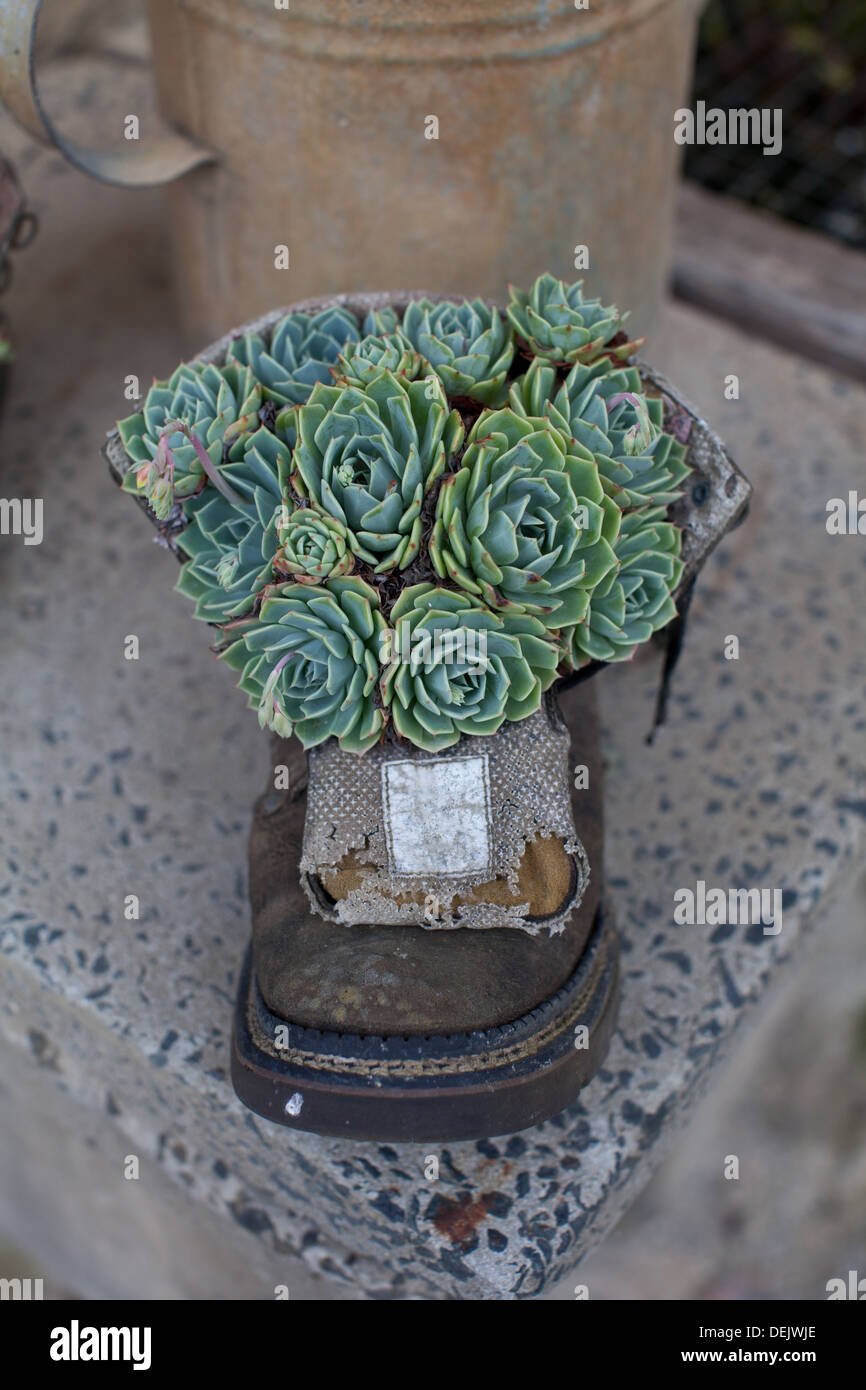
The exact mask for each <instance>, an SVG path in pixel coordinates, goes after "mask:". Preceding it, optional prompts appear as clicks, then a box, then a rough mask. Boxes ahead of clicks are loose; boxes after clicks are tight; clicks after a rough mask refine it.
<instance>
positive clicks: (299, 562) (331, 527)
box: [274, 507, 355, 584]
mask: <svg viewBox="0 0 866 1390" xmlns="http://www.w3.org/2000/svg"><path fill="white" fill-rule="evenodd" d="M286 510H287V511H288V509H286ZM277 535H278V539H279V543H280V548H279V550H278V551H277V554H276V556H275V559H274V568H275V569H277V570H279V571H280V573H281V574H290V575H291V576H292V578H293V579H294V581H295V583H296V584H321V583H322V581H323V580H325V579H340V578H341V577H342V576H343V575H344V574H349V573H350V572H351V570H352V569H353V568H354V565H355V557H354V556H353V554H352V552H351V550H350V549H349V544H348V541H347V540H346V528H345V526H344V525H343V524H342V522H340V521H335V519H334V518H333V517H332V516H325V515H322V513H320V512H317V511H315V510H314V508H313V507H298V508H296V510H295V511H293V512H291V513H289V514H288V515H287V516H286V517H285V518H284V519H283V520H282V521H281V523H280V525H279V527H278V531H277Z"/></svg>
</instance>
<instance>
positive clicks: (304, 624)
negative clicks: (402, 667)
mask: <svg viewBox="0 0 866 1390" xmlns="http://www.w3.org/2000/svg"><path fill="white" fill-rule="evenodd" d="M384 628H385V621H384V618H383V617H382V613H381V611H380V608H379V597H378V595H377V594H376V592H375V590H373V589H371V588H370V586H369V585H368V584H365V583H364V582H363V580H361V579H359V578H357V577H356V576H355V575H349V576H348V577H347V578H343V579H329V580H328V584H327V588H325V587H318V586H317V587H312V586H309V585H305V584H279V585H276V586H275V587H274V588H273V589H271V590H269V591H268V593H267V595H266V596H265V598H264V600H263V602H262V606H261V610H260V612H259V614H258V616H257V617H255V618H252V619H249V620H240V621H239V622H237V623H235V624H232V626H231V627H228V628H226V629H224V631H225V636H226V638H227V639H228V643H229V645H227V646H226V647H225V648H224V650H223V651H222V653H221V655H222V657H223V659H224V660H225V661H226V662H227V663H228V665H229V666H231V667H233V668H234V669H235V670H239V671H240V672H241V678H240V681H239V682H238V684H239V686H240V689H241V690H243V691H245V692H246V694H247V695H248V696H249V702H250V706H251V708H254V709H256V710H257V711H258V716H259V723H260V724H261V725H262V727H264V728H269V729H273V730H274V732H275V733H278V734H280V735H281V737H283V738H288V737H289V736H290V735H291V734H295V735H296V736H297V737H298V738H299V739H300V741H301V743H302V744H303V745H304V747H305V748H313V747H315V746H316V745H317V744H319V743H323V742H324V741H325V739H327V738H336V739H338V740H339V743H340V747H341V748H345V749H347V750H348V751H349V752H354V753H364V752H366V750H367V749H368V748H372V746H373V744H374V743H376V742H378V740H379V738H380V737H381V734H382V731H383V729H384V727H385V723H386V716H385V714H384V713H383V711H382V708H381V706H380V704H379V700H378V692H379V672H380V664H379V650H380V645H381V636H382V633H383V631H384Z"/></svg>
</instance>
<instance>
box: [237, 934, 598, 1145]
mask: <svg viewBox="0 0 866 1390" xmlns="http://www.w3.org/2000/svg"><path fill="white" fill-rule="evenodd" d="M618 1000H619V949H618V943H617V936H616V931H615V928H614V926H613V922H612V920H611V916H610V912H609V910H605V911H602V908H601V907H600V908H599V910H598V913H597V915H596V920H595V923H594V925H593V930H592V933H591V935H590V938H589V941H588V942H587V946H586V949H585V951H584V952H583V955H582V956H581V958H580V960H579V962H578V964H577V966H576V967H575V970H574V973H573V974H572V975H571V977H570V978H569V979H568V980H567V981H566V983H565V984H564V985H563V986H562V987H561V988H560V989H559V990H557V991H556V993H555V994H553V995H551V996H550V998H548V999H546V1000H545V1001H544V1002H543V1003H542V1004H539V1005H538V1007H537V1008H535V1009H533V1010H532V1011H531V1012H530V1013H528V1014H524V1015H523V1016H522V1017H521V1018H518V1019H516V1020H515V1021H514V1022H513V1023H506V1024H503V1025H501V1026H499V1027H496V1028H488V1029H485V1030H483V1031H480V1032H473V1033H454V1034H451V1035H449V1036H441V1037H439V1036H437V1037H385V1038H383V1037H362V1036H359V1035H357V1034H349V1033H331V1032H320V1031H319V1030H318V1029H315V1028H302V1027H300V1026H299V1025H297V1024H294V1023H287V1021H286V1020H285V1019H282V1018H279V1017H278V1016H277V1015H276V1014H273V1013H271V1012H270V1010H269V1009H268V1008H267V1007H266V1005H265V1003H264V1001H263V999H262V997H261V994H260V992H259V988H258V985H257V984H256V981H255V977H254V974H253V969H252V949H250V950H249V951H248V952H247V956H246V959H245V961H244V967H243V974H242V977H241V981H240V986H239V990H238V1001H237V1008H236V1011H235V1026H234V1033H233V1037H232V1061H231V1070H232V1081H233V1083H234V1088H235V1091H236V1092H237V1095H238V1097H239V1098H240V1099H241V1100H242V1101H243V1102H244V1104H245V1105H247V1106H249V1108H250V1109H251V1110H254V1111H255V1113H256V1114H257V1115H261V1116H263V1117H264V1118H265V1119H268V1120H272V1121H273V1122H274V1123H275V1124H280V1125H286V1126H288V1127H289V1128H292V1129H301V1130H309V1131H312V1132H313V1133H314V1134H322V1135H329V1136H338V1137H340V1136H341V1137H344V1138H350V1139H369V1140H378V1141H392V1142H401V1141H402V1142H407V1143H412V1142H426V1141H428V1140H430V1141H434V1140H438V1141H454V1140H458V1139H482V1138H486V1137H490V1136H493V1135H499V1134H512V1133H514V1132H515V1131H517V1130H521V1129H526V1128H527V1127H528V1126H530V1125H535V1124H540V1123H541V1121H542V1120H547V1119H549V1118H550V1117H551V1115H556V1114H558V1113H559V1111H560V1110H562V1109H564V1107H565V1106H566V1105H569V1104H571V1102H572V1101H573V1100H574V1099H575V1098H576V1096H577V1094H578V1092H579V1091H580V1090H581V1088H582V1087H583V1086H585V1085H586V1083H587V1082H588V1081H589V1080H590V1079H591V1078H592V1077H593V1076H594V1075H595V1072H596V1071H597V1070H598V1068H599V1066H600V1065H601V1063H602V1061H603V1060H604V1056H605V1053H606V1052H607V1049H608V1044H609V1042H610V1038H611V1034H612V1032H613V1028H614V1023H615V1021H616V1010H617V1004H618ZM580 1028H585V1029H586V1033H585V1034H579V1033H578V1029H580Z"/></svg>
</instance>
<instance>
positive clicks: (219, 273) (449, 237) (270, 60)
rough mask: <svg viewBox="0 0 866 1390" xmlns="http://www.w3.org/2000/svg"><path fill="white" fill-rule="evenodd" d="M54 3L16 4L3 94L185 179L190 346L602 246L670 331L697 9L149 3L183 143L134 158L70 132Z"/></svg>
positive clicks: (601, 256) (485, 288) (177, 237)
mask: <svg viewBox="0 0 866 1390" xmlns="http://www.w3.org/2000/svg"><path fill="white" fill-rule="evenodd" d="M38 8H39V3H38V0H0V45H2V48H0V91H2V94H3V96H4V99H5V100H6V101H7V104H8V105H9V106H10V107H11V109H12V110H13V111H14V112H15V114H17V115H18V116H19V118H21V119H22V120H24V122H25V124H27V125H28V126H29V127H30V128H31V129H34V130H37V131H39V132H40V133H41V134H42V135H43V137H44V136H45V135H46V134H47V135H48V137H49V138H51V139H53V140H54V142H55V143H57V144H59V145H60V147H61V148H63V149H64V152H65V153H67V154H68V155H70V157H72V158H73V160H74V162H76V163H78V164H80V165H81V166H82V167H84V168H88V169H89V170H90V171H91V172H94V173H96V174H97V176H99V177H104V178H109V179H112V180H114V181H117V182H134V183H139V184H140V183H145V182H159V181H163V180H167V179H170V178H174V179H175V182H173V183H172V186H171V187H170V189H169V192H168V200H169V201H168V210H169V217H170V222H171V228H172V235H173V245H174V255H175V261H176V266H175V271H176V283H177V288H178V296H179V303H180V307H181V311H182V316H183V320H184V325H185V328H186V331H187V333H188V335H189V338H190V341H191V342H193V341H201V339H202V338H205V339H207V338H208V337H213V336H215V335H216V334H217V333H218V331H219V330H220V328H221V327H222V325H224V324H225V323H227V322H228V323H232V322H239V321H242V320H243V319H245V318H248V317H250V316H251V315H253V314H256V313H259V312H261V311H263V310H265V309H267V308H268V306H269V305H272V304H274V303H280V302H285V301H286V300H289V299H296V298H299V297H301V296H302V295H308V294H312V293H316V294H326V293H329V292H332V291H338V290H343V289H345V288H346V287H347V286H349V285H359V286H364V287H368V288H370V289H375V288H379V287H381V286H383V285H386V284H394V283H397V284H413V283H417V282H418V281H419V280H421V281H422V282H423V283H426V284H430V285H434V286H438V287H442V289H444V290H447V291H455V292H463V293H470V292H471V293H474V294H478V293H482V294H489V295H494V294H501V291H502V286H503V285H504V284H505V283H507V282H508V281H515V282H518V283H524V284H525V283H527V282H528V281H530V280H532V279H533V278H534V277H535V275H536V274H538V272H539V271H541V270H544V269H549V270H552V271H554V272H555V273H557V274H560V275H562V276H565V277H567V278H569V279H574V278H578V276H579V274H580V266H578V268H577V269H576V268H575V248H577V247H582V246H583V247H586V248H587V251H588V258H589V263H588V273H589V275H590V278H591V284H592V287H593V292H598V293H601V294H603V295H604V296H605V297H608V298H610V299H613V300H615V301H616V302H618V303H621V304H623V305H625V306H628V307H630V308H631V309H632V325H633V326H634V328H635V330H636V331H639V332H641V333H644V332H647V331H651V329H652V323H653V317H654V314H655V311H656V309H657V306H658V302H659V299H660V296H661V292H662V288H663V284H664V278H665V274H666V268H667V255H668V243H669V231H670V221H671V215H672V199H673V188H674V180H675V176H676V169H677V157H678V153H679V151H678V147H677V146H676V145H675V143H674V140H673V113H674V110H675V109H676V108H677V107H678V106H679V105H681V104H682V102H683V100H684V97H685V94H686V90H687V85H688V78H689V73H690V66H691V58H692V50H693V44H694V29H695V22H696V17H697V13H698V10H699V3H698V0H588V8H585V9H583V8H577V5H576V3H575V0H536V2H535V3H532V0H412V3H408V0H328V3H326V4H323V3H321V0H290V4H289V5H288V7H286V8H284V7H282V5H281V0H149V4H148V13H149V18H150V26H151V34H152V40H153V50H154V58H155V77H156V83H157V88H158V95H159V104H160V107H161V110H162V112H163V113H164V114H165V116H166V117H167V118H168V120H169V121H170V122H171V124H172V126H173V127H174V129H175V130H176V131H177V132H178V135H177V136H176V137H175V140H174V142H173V143H171V144H170V146H168V147H165V146H163V148H162V149H160V148H158V146H157V143H156V142H154V143H153V144H152V145H151V147H150V148H147V147H145V141H144V139H142V141H141V146H142V147H141V148H137V149H135V150H134V151H133V150H130V152H129V156H128V159H126V160H125V156H124V155H123V154H121V155H120V156H116V155H115V156H112V157H111V158H110V159H106V158H102V159H100V157H99V156H98V155H94V154H93V153H92V152H87V151H80V150H74V151H70V150H69V148H68V146H66V145H65V144H64V141H63V139H62V136H61V133H60V132H58V131H56V130H54V129H53V128H51V127H50V126H48V123H47V121H46V119H45V117H44V113H43V112H42V111H41V110H40V109H39V105H38V98H37V99H35V100H34V99H33V95H32V93H31V92H30V87H29V83H30V77H31V74H30V73H28V71H27V63H26V62H25V61H24V59H23V58H21V57H20V56H16V54H15V53H14V52H13V48H14V47H15V45H16V44H17V45H18V48H19V51H20V47H21V44H22V43H23V44H24V52H25V53H26V49H27V32H28V30H29V29H30V28H32V27H33V26H34V25H35V16H36V14H37V12H38ZM180 133H183V134H185V135H186V136H187V137H189V140H187V141H184V140H183V139H181V138H180ZM209 154H210V155H212V156H213V157H212V158H208V155H209ZM278 247H286V248H287V249H288V263H289V264H288V269H280V268H277V259H278V256H279V253H278V252H277V250H276V248H278ZM284 259H285V256H284V255H283V260H284Z"/></svg>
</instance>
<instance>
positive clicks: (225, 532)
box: [175, 429, 287, 623]
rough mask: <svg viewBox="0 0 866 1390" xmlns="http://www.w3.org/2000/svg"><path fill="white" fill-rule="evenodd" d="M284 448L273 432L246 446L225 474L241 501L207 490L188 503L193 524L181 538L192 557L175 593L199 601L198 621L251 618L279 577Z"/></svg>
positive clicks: (261, 433)
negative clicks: (275, 566)
mask: <svg viewBox="0 0 866 1390" xmlns="http://www.w3.org/2000/svg"><path fill="white" fill-rule="evenodd" d="M284 454H287V451H286V449H285V447H284V446H283V445H282V444H281V443H280V441H279V440H278V439H277V438H276V436H275V435H273V434H271V433H270V431H269V430H266V429H259V430H257V431H256V433H255V434H254V435H252V436H251V437H250V438H249V439H248V441H247V447H246V450H245V452H244V456H243V458H242V459H241V460H239V461H238V462H237V463H232V464H228V465H226V467H225V468H224V470H223V472H222V475H221V476H222V478H223V480H224V481H229V484H230V487H231V488H232V490H233V492H234V493H235V496H236V500H235V501H234V502H232V501H230V500H229V499H228V498H227V497H226V496H224V495H223V494H222V493H221V492H219V491H218V490H217V489H216V488H214V487H205V488H204V489H203V490H202V491H201V492H200V493H198V494H197V495H196V496H195V497H192V498H190V499H188V501H186V502H185V503H184V511H185V512H186V515H187V516H188V517H189V525H188V526H187V527H186V529H185V530H184V531H182V532H181V534H180V536H179V537H178V540H177V544H178V548H179V549H180V550H182V551H183V552H184V553H185V554H186V555H187V556H188V559H187V562H186V563H185V564H184V565H183V568H182V569H181V572H180V578H179V579H178V582H177V584H176V586H175V587H176V589H177V590H178V591H179V592H180V593H182V594H186V596H187V598H191V599H193V600H194V602H195V617H197V618H202V619H203V620H204V621H205V622H209V623H225V622H228V621H229V620H230V619H232V618H234V617H237V616H238V615H239V614H244V613H247V612H248V611H249V610H250V609H251V608H252V607H253V604H254V603H255V600H256V597H257V596H258V595H259V594H260V593H261V592H262V590H263V589H264V588H265V586H266V585H267V584H269V583H271V581H272V580H273V578H274V569H273V561H274V556H275V554H276V550H277V523H278V520H279V518H280V515H281V512H282V509H283V503H282V494H281V492H280V484H279V466H280V460H281V456H282V455H284Z"/></svg>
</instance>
